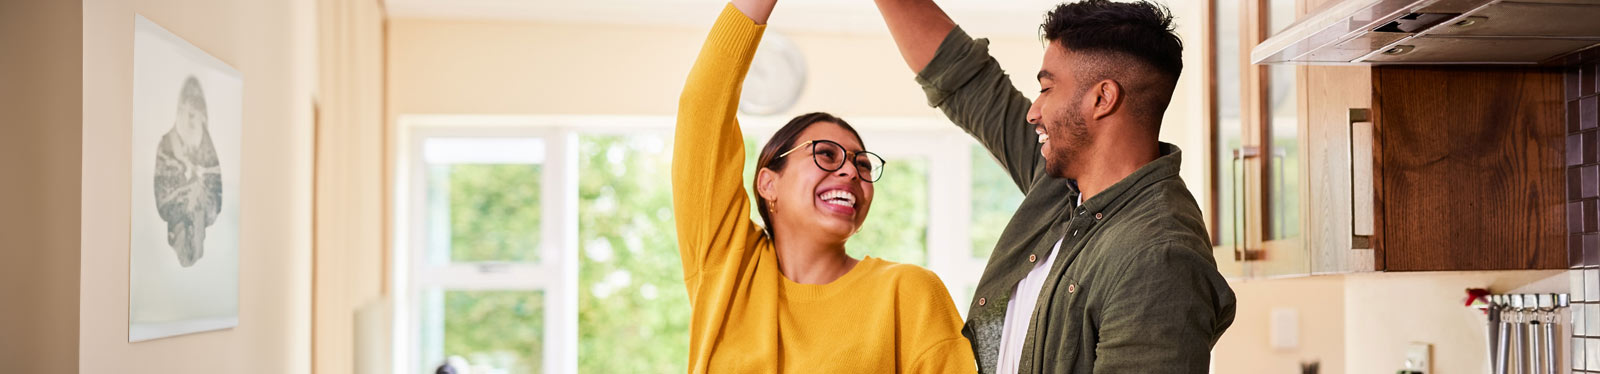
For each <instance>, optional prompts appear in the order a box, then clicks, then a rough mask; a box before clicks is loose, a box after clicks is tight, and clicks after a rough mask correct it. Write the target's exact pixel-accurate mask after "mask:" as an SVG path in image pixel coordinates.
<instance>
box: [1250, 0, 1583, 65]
mask: <svg viewBox="0 0 1600 374" xmlns="http://www.w3.org/2000/svg"><path fill="white" fill-rule="evenodd" d="M1596 45H1600V0H1343V1H1337V2H1333V3H1329V4H1326V5H1324V6H1323V7H1321V8H1320V9H1317V10H1315V11H1312V12H1311V13H1310V14H1309V15H1307V16H1305V17H1304V18H1301V19H1300V20H1299V21H1298V22H1295V23H1294V24H1293V25H1290V26H1289V27H1288V28H1285V29H1284V30H1283V31H1282V32H1280V33H1278V34H1277V35H1273V36H1272V37H1271V38H1268V39H1267V40H1266V41H1264V42H1261V44H1260V45H1257V46H1256V47H1255V49H1253V50H1251V51H1250V60H1251V61H1252V62H1254V63H1257V64H1285V63H1287V64H1334V65H1348V64H1370V65H1379V64H1553V63H1557V62H1558V60H1560V58H1561V57H1562V56H1566V55H1568V54H1570V53H1572V52H1577V51H1580V50H1584V49H1588V48H1590V47H1594V46H1596Z"/></svg>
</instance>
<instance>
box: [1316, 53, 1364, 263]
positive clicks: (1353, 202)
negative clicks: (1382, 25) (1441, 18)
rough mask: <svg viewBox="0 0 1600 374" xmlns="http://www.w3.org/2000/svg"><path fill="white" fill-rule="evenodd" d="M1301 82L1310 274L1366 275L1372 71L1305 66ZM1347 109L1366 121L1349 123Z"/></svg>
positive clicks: (1353, 68)
mask: <svg viewBox="0 0 1600 374" xmlns="http://www.w3.org/2000/svg"><path fill="white" fill-rule="evenodd" d="M1304 82H1305V85H1304V86H1303V92H1304V93H1305V95H1306V97H1307V98H1308V100H1307V101H1306V106H1305V107H1306V111H1305V118H1306V129H1305V132H1304V133H1305V136H1306V138H1307V140H1308V141H1307V149H1306V155H1307V156H1306V159H1307V162H1306V182H1307V184H1308V185H1309V188H1308V191H1307V192H1308V196H1307V199H1306V200H1307V208H1308V209H1307V210H1308V211H1309V214H1307V215H1306V217H1305V219H1306V224H1307V228H1308V230H1307V232H1306V245H1307V250H1308V252H1309V253H1310V256H1311V272H1312V274H1328V273H1348V272H1361V271H1372V270H1374V268H1375V266H1374V258H1373V250H1372V249H1371V248H1372V246H1371V241H1370V237H1371V235H1372V234H1373V231H1374V229H1375V227H1374V225H1373V218H1374V217H1373V214H1374V213H1373V212H1374V210H1373V194H1374V192H1373V190H1372V175H1373V174H1372V172H1373V169H1372V168H1373V164H1372V158H1371V155H1372V125H1371V118H1370V117H1371V113H1370V108H1371V107H1372V68H1370V67H1366V66H1309V67H1306V74H1305V81H1304ZM1352 109H1356V110H1357V111H1358V112H1357V113H1359V111H1360V110H1367V112H1366V116H1367V118H1365V119H1364V121H1363V119H1362V118H1354V119H1353V118H1352V115H1353V114H1352ZM1353 122H1359V123H1360V124H1356V125H1353V124H1352V123H1353ZM1352 142H1354V144H1352ZM1352 158H1354V159H1352ZM1352 178H1355V180H1354V181H1352V180H1351V179H1352ZM1358 227H1359V229H1357V228H1358ZM1358 235H1360V236H1364V238H1363V239H1365V240H1357V239H1356V237H1357V236H1358Z"/></svg>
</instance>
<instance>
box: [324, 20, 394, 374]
mask: <svg viewBox="0 0 1600 374" xmlns="http://www.w3.org/2000/svg"><path fill="white" fill-rule="evenodd" d="M315 1H316V2H317V12H318V14H317V21H316V22H317V25H318V26H319V27H320V29H319V30H318V33H317V34H318V35H317V40H316V44H317V46H316V47H317V51H318V55H317V57H318V61H317V63H318V64H317V65H318V72H319V74H318V76H319V77H321V79H320V80H319V82H318V83H317V89H318V95H317V105H318V106H317V108H318V112H317V129H316V137H317V143H316V154H317V159H316V190H315V193H316V196H317V199H316V208H315V213H314V214H315V222H316V230H315V239H314V240H315V247H316V250H315V254H314V255H313V257H314V261H315V264H316V266H315V271H314V272H315V275H314V276H313V279H314V280H315V284H314V285H313V288H314V289H315V292H314V301H313V310H314V312H313V317H312V318H313V322H312V325H313V326H315V331H313V332H312V334H313V337H312V339H313V341H314V342H315V343H314V344H313V346H314V347H313V349H314V353H313V354H312V369H313V372H316V373H340V374H343V373H352V372H356V370H357V369H361V370H374V369H378V368H377V367H375V366H377V365H366V366H360V367H358V364H357V363H356V357H357V352H358V350H365V351H370V350H372V349H374V347H370V346H369V347H364V348H361V347H357V343H358V342H363V341H367V340H363V337H361V336H358V335H357V333H356V331H357V326H358V325H360V322H358V321H356V315H357V313H356V312H357V310H359V309H361V308H362V307H364V306H367V305H369V303H373V302H376V301H379V300H380V298H381V297H382V295H383V294H384V292H385V290H384V284H385V283H384V282H383V279H384V271H383V270H384V268H385V267H384V265H383V264H385V263H387V262H386V261H385V260H384V257H383V254H384V251H383V249H384V248H385V247H386V246H385V244H384V243H385V239H384V238H385V235H384V232H385V230H384V227H385V226H386V224H387V222H388V221H387V218H386V217H387V216H388V214H387V213H388V211H387V210H385V206H386V205H385V204H384V201H387V200H386V198H385V193H384V191H386V188H387V187H386V184H385V183H384V181H385V180H386V179H385V175H386V173H385V170H387V169H386V168H384V167H383V162H384V161H383V157H384V154H385V153H386V151H385V150H384V144H385V140H384V137H385V131H384V126H383V115H384V112H383V102H384V92H383V79H384V78H383V77H384V54H383V50H384V48H385V45H384V39H383V38H384V36H383V22H384V21H383V9H382V5H381V4H380V1H379V0H315ZM380 309H381V308H380ZM379 315H380V316H381V315H382V314H381V313H380V314H379ZM379 319H382V318H381V317H379ZM379 322H381V321H379ZM377 324H379V325H381V324H382V323H377ZM384 327H385V329H383V330H387V328H386V327H387V326H384ZM366 338H367V339H370V340H374V341H381V340H384V337H381V336H377V337H366ZM379 361H381V360H379Z"/></svg>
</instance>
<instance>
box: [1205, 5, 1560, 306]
mask: <svg viewBox="0 0 1600 374" xmlns="http://www.w3.org/2000/svg"><path fill="white" fill-rule="evenodd" d="M1326 2H1327V1H1325V0H1307V1H1305V2H1304V3H1300V4H1295V2H1294V1H1278V0H1237V1H1234V2H1232V3H1230V2H1229V1H1228V0H1214V1H1213V2H1211V4H1213V6H1212V7H1211V8H1208V10H1209V11H1211V12H1213V13H1212V17H1213V20H1214V23H1216V24H1217V25H1216V26H1215V27H1213V28H1211V29H1210V30H1208V34H1209V35H1212V36H1213V40H1211V41H1210V42H1209V43H1208V44H1207V45H1206V46H1205V48H1206V50H1207V51H1208V52H1209V53H1208V54H1207V55H1208V57H1210V59H1208V61H1210V62H1211V63H1212V64H1211V66H1209V67H1208V69H1206V78H1207V81H1208V86H1209V87H1210V88H1211V93H1212V96H1213V97H1211V98H1209V100H1208V101H1207V107H1208V108H1209V110H1210V111H1211V113H1209V114H1210V115H1209V117H1210V118H1211V129H1210V130H1211V132H1210V134H1211V137H1210V149H1208V151H1209V152H1210V157H1209V159H1210V162H1209V165H1210V170H1211V173H1210V175H1209V176H1210V177H1211V178H1210V179H1209V180H1208V182H1209V187H1211V188H1210V191H1211V193H1210V194H1209V195H1210V196H1209V199H1208V200H1209V204H1210V207H1211V213H1212V214H1211V217H1210V218H1211V223H1212V228H1213V243H1216V247H1215V251H1214V255H1215V256H1216V258H1217V259H1218V262H1219V269H1223V270H1224V271H1223V273H1224V275H1226V276H1230V277H1235V278H1265V277H1285V276H1305V275H1314V274H1329V273H1349V272H1365V271H1439V270H1501V269H1560V268H1565V265H1566V261H1567V257H1566V252H1567V251H1566V248H1565V247H1566V243H1565V240H1563V234H1562V233H1563V229H1564V226H1563V225H1564V224H1565V219H1564V216H1563V213H1564V212H1565V211H1564V209H1565V207H1564V205H1563V203H1564V201H1565V200H1566V199H1565V198H1566V193H1565V191H1564V185H1565V184H1564V183H1565V180H1566V178H1567V176H1566V172H1565V171H1564V169H1563V165H1564V159H1563V155H1564V154H1563V151H1564V147H1565V144H1564V140H1565V138H1564V127H1563V123H1564V117H1563V116H1564V114H1563V112H1562V110H1563V108H1562V106H1561V105H1562V100H1561V99H1562V96H1561V95H1562V88H1561V72H1560V70H1559V68H1553V67H1538V66H1525V67H1511V66H1481V67H1463V66H1443V65H1411V66H1314V65H1252V64H1250V63H1249V57H1248V55H1249V52H1248V49H1249V48H1242V49H1244V51H1241V50H1240V48H1235V47H1233V46H1230V45H1228V43H1226V42H1225V41H1227V40H1229V38H1232V37H1237V38H1238V39H1237V40H1238V41H1239V42H1240V44H1241V45H1246V46H1254V45H1256V44H1257V43H1260V41H1262V40H1264V39H1265V36H1267V35H1270V34H1266V33H1269V32H1271V31H1274V30H1273V27H1275V25H1273V23H1275V22H1273V21H1272V20H1273V18H1274V17H1281V16H1277V15H1276V14H1280V13H1277V12H1274V11H1272V9H1271V8H1272V7H1273V6H1282V4H1289V5H1292V6H1296V7H1298V8H1297V9H1299V10H1300V11H1301V12H1298V13H1303V11H1304V9H1307V8H1312V9H1315V8H1317V7H1320V6H1322V5H1323V4H1324V3H1326ZM1280 3H1282V4H1280ZM1230 4H1231V5H1230ZM1232 11H1237V12H1238V15H1237V17H1234V18H1233V19H1229V17H1227V16H1226V14H1227V13H1228V12H1232ZM1227 22H1237V24H1238V25H1239V31H1240V32H1239V35H1228V33H1229V32H1230V30H1229V29H1228V27H1227V24H1226V23H1227ZM1241 56H1242V57H1241ZM1240 61H1243V62H1240ZM1235 63H1237V66H1229V65H1230V64H1235ZM1229 260H1232V261H1229Z"/></svg>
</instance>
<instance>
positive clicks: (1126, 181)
mask: <svg viewBox="0 0 1600 374" xmlns="http://www.w3.org/2000/svg"><path fill="white" fill-rule="evenodd" d="M1158 149H1159V150H1160V152H1161V156H1160V157H1156V159H1155V160H1154V161H1150V163H1148V164H1145V165H1144V166H1141V167H1139V170H1134V172H1133V174H1128V176H1127V177H1124V178H1122V180H1120V181H1117V183H1114V184H1112V185H1111V187H1107V188H1106V189H1105V190H1104V191H1100V193H1099V194H1096V195H1094V196H1093V197H1090V198H1089V199H1088V200H1083V195H1082V192H1080V191H1079V190H1078V184H1077V181H1071V185H1072V195H1073V197H1074V198H1075V199H1076V200H1078V209H1077V210H1078V213H1084V212H1096V213H1099V212H1102V211H1104V210H1105V209H1106V207H1109V206H1112V205H1121V203H1120V202H1121V201H1123V200H1127V198H1126V197H1125V196H1132V194H1129V193H1128V192H1131V191H1139V190H1143V189H1144V188H1145V187H1147V186H1150V185H1152V184H1155V183H1156V182H1160V181H1163V180H1167V179H1169V178H1173V177H1176V176H1177V175H1178V168H1179V164H1181V163H1182V162H1183V150H1181V149H1178V146H1176V145H1173V144H1171V143H1166V142H1162V143H1160V146H1159V147H1158Z"/></svg>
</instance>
